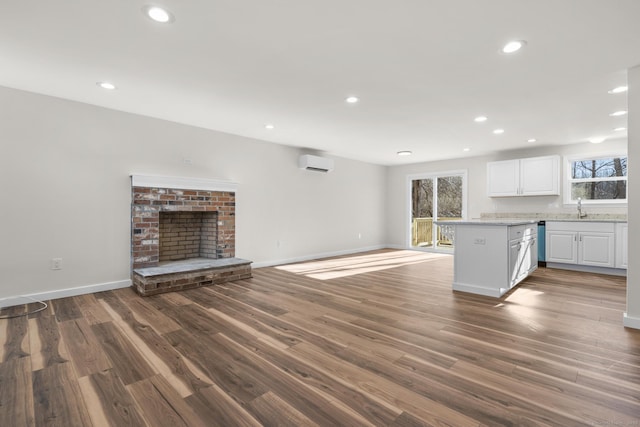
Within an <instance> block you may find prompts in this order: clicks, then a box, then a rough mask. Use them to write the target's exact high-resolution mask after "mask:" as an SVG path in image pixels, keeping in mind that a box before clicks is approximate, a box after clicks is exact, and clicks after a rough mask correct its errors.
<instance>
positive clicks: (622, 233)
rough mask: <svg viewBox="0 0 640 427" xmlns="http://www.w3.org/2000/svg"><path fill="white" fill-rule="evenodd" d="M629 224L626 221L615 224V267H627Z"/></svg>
mask: <svg viewBox="0 0 640 427" xmlns="http://www.w3.org/2000/svg"><path fill="white" fill-rule="evenodd" d="M628 231H629V225H628V224H627V223H626V222H620V223H617V224H616V268H624V269H625V270H626V269H627V266H628V265H629V258H628V253H629V239H628V237H627V233H628Z"/></svg>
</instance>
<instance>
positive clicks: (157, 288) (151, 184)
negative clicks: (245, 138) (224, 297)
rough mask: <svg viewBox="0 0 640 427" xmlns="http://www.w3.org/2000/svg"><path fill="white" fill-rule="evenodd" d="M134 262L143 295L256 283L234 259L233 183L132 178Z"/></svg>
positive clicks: (246, 267)
mask: <svg viewBox="0 0 640 427" xmlns="http://www.w3.org/2000/svg"><path fill="white" fill-rule="evenodd" d="M131 178H132V181H131V226H132V229H131V261H132V280H133V285H134V288H135V289H136V291H137V292H138V293H140V294H141V295H153V294H157V293H161V292H169V291H174V290H181V289H189V288H193V287H198V286H204V285H210V284H215V283H222V282H226V281H231V280H238V279H241V278H248V277H251V266H250V264H251V262H250V261H247V260H241V259H239V258H235V209H236V195H235V194H236V193H235V187H236V185H235V184H234V183H230V182H226V181H214V180H205V179H192V178H177V177H151V176H142V175H133V176H132V177H131Z"/></svg>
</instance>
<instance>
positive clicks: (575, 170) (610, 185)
mask: <svg viewBox="0 0 640 427" xmlns="http://www.w3.org/2000/svg"><path fill="white" fill-rule="evenodd" d="M570 169H571V173H570V177H569V188H570V195H571V198H570V200H569V202H575V201H577V200H578V198H580V199H582V200H583V201H594V202H613V203H615V202H626V201H627V157H626V156H619V157H616V156H611V157H601V158H591V159H579V160H572V161H571V162H570Z"/></svg>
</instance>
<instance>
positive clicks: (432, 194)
mask: <svg viewBox="0 0 640 427" xmlns="http://www.w3.org/2000/svg"><path fill="white" fill-rule="evenodd" d="M465 177H466V173H464V172H459V173H451V174H442V175H424V176H419V177H415V178H412V179H410V187H411V188H410V191H411V225H410V228H411V237H410V245H411V247H413V248H423V249H435V250H438V249H442V250H447V249H452V248H453V238H452V235H453V227H447V226H446V225H441V226H436V225H435V224H434V223H433V222H434V221H435V220H437V221H460V220H462V218H463V212H464V206H465V197H466V192H465V190H466V189H465V181H466V180H465Z"/></svg>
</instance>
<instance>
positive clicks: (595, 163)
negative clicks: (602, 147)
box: [571, 157, 627, 179]
mask: <svg viewBox="0 0 640 427" xmlns="http://www.w3.org/2000/svg"><path fill="white" fill-rule="evenodd" d="M614 176H627V158H626V157H608V158H604V159H593V160H579V161H575V162H572V163H571V178H573V179H582V178H610V177H614Z"/></svg>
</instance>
